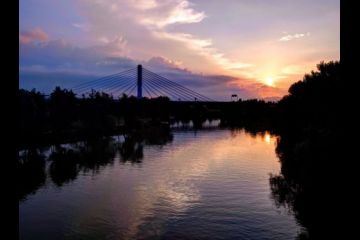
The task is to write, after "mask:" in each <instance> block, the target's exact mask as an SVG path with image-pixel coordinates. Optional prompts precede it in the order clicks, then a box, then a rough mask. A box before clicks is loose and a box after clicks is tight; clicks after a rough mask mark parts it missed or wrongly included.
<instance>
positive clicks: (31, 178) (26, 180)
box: [18, 148, 46, 201]
mask: <svg viewBox="0 0 360 240" xmlns="http://www.w3.org/2000/svg"><path fill="white" fill-rule="evenodd" d="M18 176H19V179H18V198H19V200H20V201H22V200H25V199H26V197H27V196H28V195H29V194H34V193H35V192H36V190H37V189H39V188H40V187H42V186H43V185H44V184H45V181H46V173H45V156H44V155H43V154H42V149H35V148H31V149H28V150H24V151H22V152H20V153H19V160H18Z"/></svg>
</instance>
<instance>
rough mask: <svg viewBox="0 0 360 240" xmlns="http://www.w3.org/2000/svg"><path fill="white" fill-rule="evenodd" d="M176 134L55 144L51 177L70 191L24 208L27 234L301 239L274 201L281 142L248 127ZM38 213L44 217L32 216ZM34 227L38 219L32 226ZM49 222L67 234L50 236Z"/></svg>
mask: <svg viewBox="0 0 360 240" xmlns="http://www.w3.org/2000/svg"><path fill="white" fill-rule="evenodd" d="M174 134H175V135H176V136H175V137H173V135H172V134H171V133H170V131H165V130H163V131H158V132H157V134H150V132H147V133H146V132H142V133H139V132H132V133H127V134H125V135H122V136H116V137H103V138H100V139H91V140H87V141H84V142H79V143H76V144H67V145H59V146H53V147H52V148H51V149H50V150H49V154H48V155H47V156H48V160H49V163H50V167H49V176H50V179H51V180H52V182H53V183H54V184H55V185H56V186H57V187H61V190H62V191H54V190H52V189H49V190H48V191H47V192H41V193H39V194H36V195H35V196H34V197H33V198H31V199H29V201H24V202H23V204H21V205H20V206H21V208H20V215H21V222H20V232H21V234H22V235H23V236H25V238H26V237H34V238H38V239H39V238H43V239H46V238H52V239H57V237H58V238H59V239H64V238H65V239H74V238H83V239H89V238H98V239H104V238H107V239H154V238H155V239H158V238H162V239H189V238H194V237H195V238H197V239H243V238H249V239H254V238H259V239H260V238H261V239H268V238H272V237H275V238H276V239H289V238H291V237H293V236H295V235H296V231H297V229H298V227H297V225H296V224H295V223H294V221H293V220H292V218H291V216H288V215H286V214H285V215H284V214H283V213H278V211H277V210H276V208H275V206H273V203H272V201H271V199H270V198H269V195H270V188H269V184H268V174H269V173H270V172H271V173H274V174H276V173H278V172H279V169H280V166H279V163H278V162H277V158H276V155H275V153H274V145H272V144H268V141H269V140H270V143H275V142H276V137H275V136H273V135H271V134H270V133H268V132H263V133H260V134H255V135H253V132H247V131H245V130H244V129H242V130H240V129H233V130H232V131H228V130H211V131H210V130H197V134H196V135H194V134H193V133H192V132H190V131H178V132H175V133H174ZM267 135H268V136H269V137H267ZM154 136H157V137H158V139H155V137H154ZM170 142H171V144H167V143H170ZM45 155H46V154H45ZM128 163H131V164H128ZM139 163H142V164H141V165H140V164H139ZM81 173H90V176H91V175H95V174H96V178H90V176H89V174H81ZM55 203H56V204H55ZM37 206H42V207H41V208H39V207H37ZM33 209H36V212H37V214H38V215H39V216H40V217H38V219H36V218H35V217H34V216H33V215H31V214H29V212H30V211H32V210H33ZM29 222H35V224H34V225H35V226H32V227H31V229H28V228H27V227H26V226H29V224H28V223H29ZM44 222H48V223H49V225H48V227H47V228H46V229H51V228H56V231H57V233H54V232H49V230H45V226H42V225H41V224H40V223H44ZM54 222H56V223H57V224H54ZM36 223H38V224H36ZM60 226H64V227H63V228H61V227H60ZM64 236H66V237H64Z"/></svg>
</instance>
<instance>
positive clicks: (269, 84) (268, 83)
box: [265, 77, 274, 87]
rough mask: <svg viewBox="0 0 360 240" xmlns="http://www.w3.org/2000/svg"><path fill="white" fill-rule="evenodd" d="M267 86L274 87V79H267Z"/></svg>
mask: <svg viewBox="0 0 360 240" xmlns="http://www.w3.org/2000/svg"><path fill="white" fill-rule="evenodd" d="M265 84H266V85H268V86H270V87H272V86H274V79H273V78H272V77H267V78H266V79H265Z"/></svg>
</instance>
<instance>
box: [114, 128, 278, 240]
mask: <svg viewBox="0 0 360 240" xmlns="http://www.w3.org/2000/svg"><path fill="white" fill-rule="evenodd" d="M228 134H229V132H226V131H224V132H217V133H216V132H213V133H206V134H201V133H200V134H198V135H197V136H196V137H195V138H194V137H193V136H192V135H191V134H188V135H182V136H178V140H177V141H178V142H174V145H173V146H176V148H174V147H170V148H171V151H168V150H167V149H166V148H167V146H165V147H164V149H163V150H162V151H160V152H159V151H156V150H155V149H147V153H145V155H147V157H148V158H151V159H153V161H151V162H150V161H149V162H148V165H147V166H146V169H147V173H146V177H145V178H144V176H145V175H144V176H143V175H142V174H141V175H139V176H137V177H136V178H134V179H133V180H129V179H128V180H127V181H129V182H131V183H132V184H134V186H133V188H134V189H136V192H135V193H134V195H133V197H134V199H132V200H131V202H132V204H133V206H132V207H133V209H134V210H133V211H132V214H131V215H130V216H127V219H128V221H130V222H131V223H129V231H128V235H127V236H128V237H129V238H132V237H135V236H137V235H141V234H144V232H142V231H143V230H142V227H141V226H142V225H143V224H145V219H144V216H151V218H154V219H157V216H158V214H159V212H162V214H161V216H162V217H165V216H164V212H166V210H168V209H171V214H179V215H181V214H184V213H185V212H186V211H189V210H190V209H192V208H194V207H195V206H197V205H198V204H200V203H201V202H202V201H203V197H204V196H203V195H202V194H201V193H202V192H203V191H204V190H203V189H201V186H202V184H209V183H211V184H210V185H209V186H211V188H212V189H213V188H215V189H213V191H221V190H220V189H238V188H244V189H243V190H242V191H243V192H246V191H247V190H248V189H251V188H252V187H259V186H258V184H260V183H261V182H264V185H263V186H264V187H266V189H267V187H268V185H267V184H268V183H267V176H268V173H269V172H274V171H277V170H278V168H279V164H278V162H277V161H276V159H277V158H276V156H275V153H274V147H273V145H270V144H269V143H271V142H272V138H273V137H272V136H271V135H270V134H269V133H267V132H266V133H265V135H264V134H257V135H253V136H251V135H249V134H247V133H245V132H244V131H243V130H239V131H233V132H231V133H230V134H232V137H231V138H229V135H228ZM195 140H196V144H194V143H195ZM154 159H159V160H158V161H154ZM146 163H147V159H144V164H146ZM127 167H131V166H127ZM164 169H166V171H165V170H164ZM229 169H230V170H229ZM119 176H121V174H120V175H119ZM244 176H247V178H248V179H246V180H245V182H243V181H242V179H243V178H244ZM142 178H144V179H143V180H145V181H143V180H141V179H142ZM213 179H216V181H215V182H214V181H213ZM250 179H251V180H250ZM243 180H244V179H243ZM120 182H122V181H120ZM213 184H215V185H213ZM137 185H138V186H137ZM260 185H261V184H260ZM239 191H240V190H239ZM264 191H265V190H264ZM220 195H222V194H220ZM153 221H155V222H156V221H159V222H157V224H160V225H162V223H161V222H162V221H161V220H159V219H157V220H153Z"/></svg>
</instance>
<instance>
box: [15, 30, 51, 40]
mask: <svg viewBox="0 0 360 240" xmlns="http://www.w3.org/2000/svg"><path fill="white" fill-rule="evenodd" d="M47 40H49V36H48V35H47V33H46V32H44V31H43V30H42V29H41V28H35V29H33V30H30V31H22V32H21V33H20V34H19V41H20V43H22V44H28V43H30V42H34V41H40V42H46V41H47Z"/></svg>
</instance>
